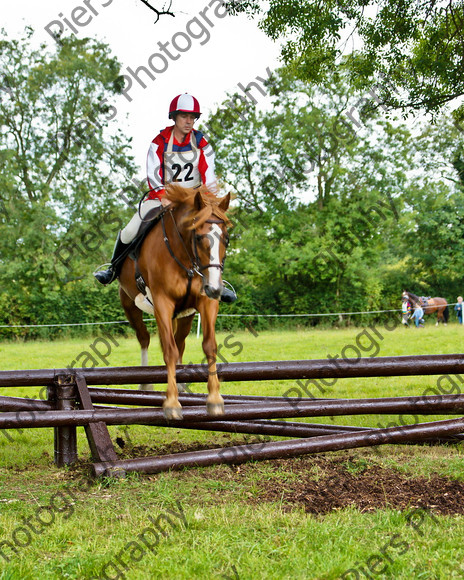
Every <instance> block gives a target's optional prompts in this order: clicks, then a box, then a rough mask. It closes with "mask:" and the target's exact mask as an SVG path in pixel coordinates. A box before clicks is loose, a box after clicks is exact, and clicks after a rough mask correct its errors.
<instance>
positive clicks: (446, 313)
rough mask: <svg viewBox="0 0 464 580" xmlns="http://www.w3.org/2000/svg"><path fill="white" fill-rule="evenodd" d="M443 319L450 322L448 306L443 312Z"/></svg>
mask: <svg viewBox="0 0 464 580" xmlns="http://www.w3.org/2000/svg"><path fill="white" fill-rule="evenodd" d="M443 318H444V319H445V322H448V319H449V308H448V305H447V306H446V307H445V309H444V310H443Z"/></svg>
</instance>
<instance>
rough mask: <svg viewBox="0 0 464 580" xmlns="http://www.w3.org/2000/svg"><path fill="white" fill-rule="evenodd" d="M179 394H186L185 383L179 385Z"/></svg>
mask: <svg viewBox="0 0 464 580" xmlns="http://www.w3.org/2000/svg"><path fill="white" fill-rule="evenodd" d="M177 392H178V393H185V383H177Z"/></svg>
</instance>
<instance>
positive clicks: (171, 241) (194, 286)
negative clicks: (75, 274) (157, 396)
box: [119, 185, 230, 419]
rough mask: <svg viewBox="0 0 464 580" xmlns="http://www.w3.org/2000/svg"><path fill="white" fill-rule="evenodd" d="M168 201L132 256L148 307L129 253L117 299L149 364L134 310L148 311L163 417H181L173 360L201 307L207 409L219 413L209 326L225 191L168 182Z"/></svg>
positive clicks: (146, 338)
mask: <svg viewBox="0 0 464 580" xmlns="http://www.w3.org/2000/svg"><path fill="white" fill-rule="evenodd" d="M166 199H167V200H168V201H169V202H170V205H169V206H168V207H167V208H165V210H164V211H163V215H162V218H161V220H160V223H157V224H156V225H155V226H154V227H153V229H152V230H151V231H150V232H149V234H148V235H147V237H146V238H145V240H144V242H143V244H142V246H141V249H140V255H139V257H138V260H137V266H138V270H139V272H140V273H141V274H142V276H143V279H144V281H145V284H146V293H147V295H148V298H149V300H150V301H151V304H152V306H151V305H150V303H149V302H148V300H145V301H144V297H143V294H141V292H140V290H139V289H138V288H137V285H136V281H135V264H134V261H133V260H132V259H131V258H127V259H126V261H125V262H124V265H123V267H122V270H121V274H120V276H119V285H120V288H119V296H120V299H121V304H122V306H123V308H124V310H125V313H126V316H127V319H128V320H129V323H130V325H131V326H132V328H134V330H135V332H136V335H137V339H138V341H139V343H140V347H141V349H142V365H147V364H148V356H147V349H148V346H149V344H150V333H149V332H148V330H147V327H146V325H145V323H144V321H143V312H142V310H141V309H140V308H143V309H144V310H146V311H147V312H151V313H152V314H153V313H154V316H155V318H156V323H157V326H158V333H159V338H160V342H161V348H162V350H163V356H164V362H165V363H166V368H167V379H168V386H167V391H166V399H165V401H164V403H163V409H164V415H165V417H166V418H167V419H182V407H181V404H180V403H179V400H178V389H177V383H176V364H178V363H179V364H180V363H181V362H182V355H183V352H184V347H185V339H186V337H187V336H188V334H189V332H190V329H191V326H192V322H193V317H194V315H195V312H199V314H200V316H201V324H202V330H203V345H202V346H203V351H204V353H205V355H206V360H207V362H208V397H207V399H206V405H207V411H208V413H209V414H210V415H222V414H223V413H224V400H223V398H222V397H221V395H220V394H219V380H218V377H217V370H216V352H217V344H216V336H215V325H216V317H217V314H218V310H219V299H220V296H221V292H222V289H223V285H222V270H223V266H224V260H225V252H226V247H227V244H228V240H229V236H228V233H227V226H228V225H229V220H228V219H227V216H226V211H227V209H228V207H229V202H230V195H226V196H225V197H222V198H218V197H216V196H215V195H213V194H211V193H209V192H207V191H206V188H204V187H202V188H200V189H190V188H183V187H180V186H178V185H169V186H167V187H166ZM137 305H139V306H137Z"/></svg>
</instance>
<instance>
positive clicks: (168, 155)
mask: <svg viewBox="0 0 464 580" xmlns="http://www.w3.org/2000/svg"><path fill="white" fill-rule="evenodd" d="M173 145H174V131H173V132H172V133H171V137H170V138H169V143H168V146H167V149H166V151H165V153H164V172H165V178H164V182H165V183H166V184H168V183H177V184H179V185H181V186H182V187H198V186H199V185H201V176H200V171H199V169H198V164H199V161H200V151H199V150H198V147H197V144H196V139H195V134H194V133H193V131H192V132H191V134H190V146H191V148H192V150H191V151H173V150H172V147H173Z"/></svg>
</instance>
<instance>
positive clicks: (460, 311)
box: [454, 296, 464, 324]
mask: <svg viewBox="0 0 464 580" xmlns="http://www.w3.org/2000/svg"><path fill="white" fill-rule="evenodd" d="M454 310H455V311H456V315H457V317H458V322H459V324H462V323H463V314H464V312H463V310H464V304H463V302H462V296H458V301H457V304H455V305H454Z"/></svg>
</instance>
